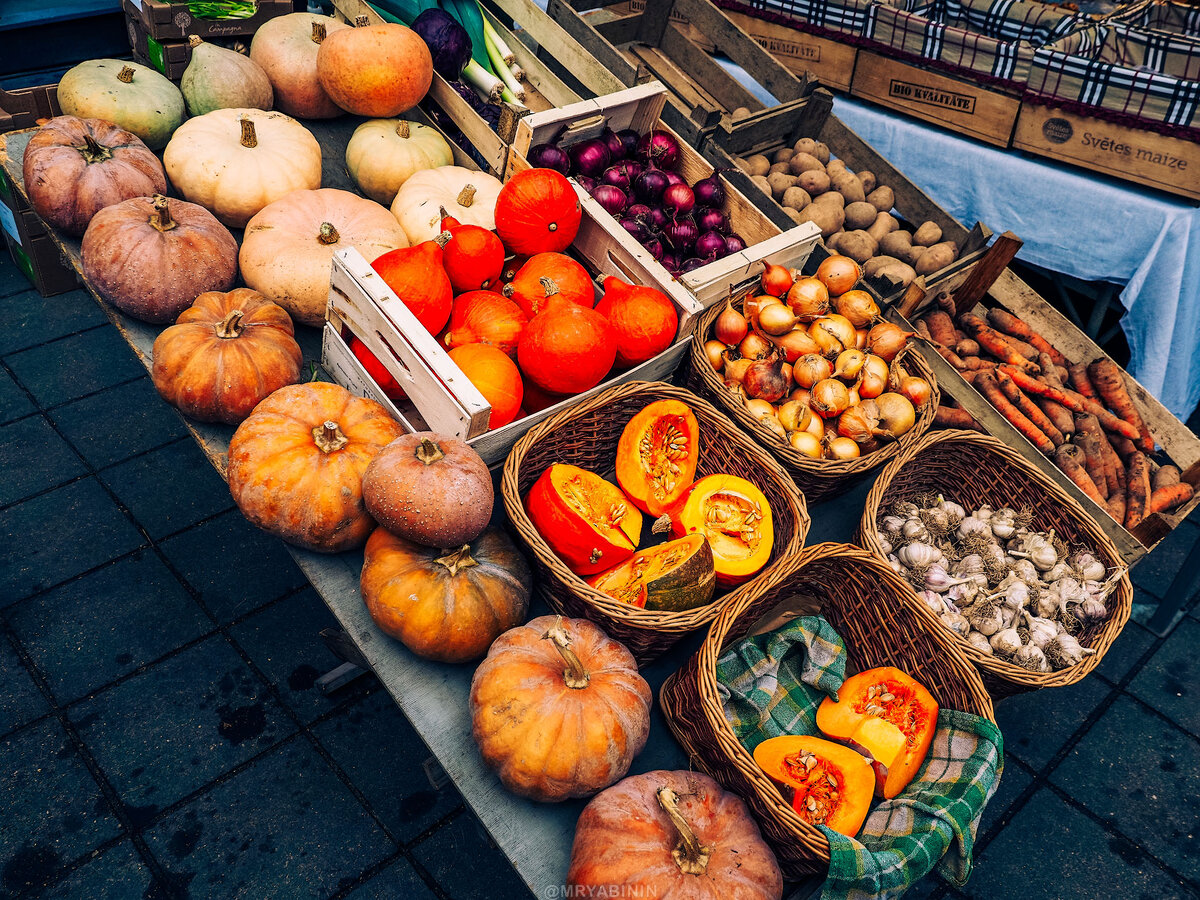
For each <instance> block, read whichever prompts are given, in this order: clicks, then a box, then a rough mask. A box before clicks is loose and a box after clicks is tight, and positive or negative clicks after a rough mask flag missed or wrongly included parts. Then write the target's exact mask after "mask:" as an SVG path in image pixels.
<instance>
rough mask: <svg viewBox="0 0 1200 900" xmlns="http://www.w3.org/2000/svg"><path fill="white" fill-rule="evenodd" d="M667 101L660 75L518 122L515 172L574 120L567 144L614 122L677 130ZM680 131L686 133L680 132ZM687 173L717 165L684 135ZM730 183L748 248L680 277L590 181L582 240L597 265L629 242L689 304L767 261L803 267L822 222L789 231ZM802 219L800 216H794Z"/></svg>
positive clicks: (729, 207) (730, 208)
mask: <svg viewBox="0 0 1200 900" xmlns="http://www.w3.org/2000/svg"><path fill="white" fill-rule="evenodd" d="M666 102H667V91H666V89H665V88H664V87H663V86H662V85H661V84H658V83H657V82H654V83H651V84H643V85H638V86H637V87H633V88H629V89H627V90H624V91H620V92H618V93H616V94H612V95H611V96H608V97H600V98H598V99H596V100H584V101H581V102H579V103H576V104H574V105H572V106H568V107H565V108H563V109H559V110H551V111H549V112H545V113H538V114H537V115H533V116H529V117H527V118H525V119H523V120H522V121H521V123H520V126H519V127H518V129H517V137H516V140H515V141H514V143H513V147H512V154H511V159H510V162H509V168H508V177H511V176H512V175H513V174H515V173H516V172H519V171H523V170H524V169H527V168H529V163H528V161H527V160H526V159H525V153H527V152H528V150H529V148H530V147H532V146H534V145H535V144H538V143H541V142H543V141H545V140H547V139H548V138H549V137H550V136H552V135H554V134H556V133H557V132H558V131H559V130H560V129H562V127H563V126H564V125H565V126H567V128H566V131H565V132H564V133H563V136H562V138H561V139H560V146H570V145H571V144H573V143H575V142H577V141H581V140H586V139H588V138H592V137H595V136H596V135H598V134H599V133H600V131H601V129H602V128H604V126H605V125H607V126H608V127H609V128H611V129H613V130H614V131H620V130H621V129H624V128H632V129H634V130H636V131H639V132H645V131H648V130H650V129H651V128H660V129H665V130H667V131H670V130H671V129H670V128H669V127H668V126H667V125H666V124H665V123H664V122H663V121H662V120H660V118H659V116H660V115H662V113H663V111H664V108H665V106H666ZM676 137H678V135H676ZM679 146H680V167H679V173H680V174H681V175H682V176H683V177H684V178H685V179H686V180H687V182H688V184H694V183H695V182H696V181H698V180H700V179H702V178H707V177H708V176H709V175H712V174H713V172H714V171H715V169H714V167H713V166H712V165H711V164H710V163H709V162H708V161H707V160H706V159H705V158H704V157H703V156H701V155H700V154H699V153H698V152H696V150H695V149H694V148H693V147H692V146H690V145H689V144H688V143H687V142H686V141H683V140H680V142H679ZM720 177H721V179H722V181H723V182H724V186H725V207H724V209H725V212H726V214H727V215H728V216H729V220H730V223H731V225H732V228H733V231H735V232H736V233H738V234H739V235H741V236H742V239H743V240H744V241H745V242H746V249H745V250H743V251H742V252H741V253H735V254H733V255H731V256H727V257H725V258H724V259H719V260H717V261H716V262H712V263H709V264H708V265H707V266H701V267H700V268H698V269H695V270H693V271H691V272H688V273H687V274H685V275H681V276H680V277H679V278H678V279H676V278H673V277H672V276H671V275H670V273H668V272H667V270H666V269H665V268H663V266H662V264H661V263H659V262H658V261H657V260H655V259H654V258H653V257H652V256H651V255H650V254H649V253H648V252H647V251H646V250H645V249H644V248H643V247H642V246H641V245H640V244H639V243H638V242H637V241H635V240H634V239H633V237H632V236H631V235H630V234H629V233H628V232H627V231H625V229H624V228H622V227H621V225H620V223H619V222H617V220H616V219H614V218H613V217H612V216H610V215H609V214H608V213H606V212H605V211H604V210H603V209H602V208H601V207H600V204H598V203H597V202H596V201H595V200H593V199H592V198H591V197H589V196H588V194H587V192H586V191H584V190H583V188H581V187H579V186H578V185H575V190H576V191H577V192H578V193H579V197H580V202H581V203H582V204H583V206H584V209H585V210H586V211H587V216H586V218H587V221H588V222H589V224H588V226H587V227H584V228H581V229H580V236H579V237H578V238H576V246H577V247H578V248H579V250H580V252H581V253H583V255H584V256H585V257H586V258H587V259H588V260H589V261H591V262H592V263H593V264H594V265H597V266H599V265H600V264H601V260H602V259H603V258H604V257H605V256H607V255H611V254H612V253H613V252H614V249H615V248H618V247H619V248H622V250H623V252H624V253H625V255H626V256H627V258H629V259H635V260H638V262H639V265H640V266H641V269H642V271H643V272H645V273H646V277H648V278H650V279H651V280H650V281H649V282H644V283H649V284H652V285H653V286H654V287H656V288H658V289H659V290H661V291H663V292H664V293H666V294H668V295H669V296H671V297H673V298H674V299H675V301H676V303H678V304H680V305H683V304H684V303H685V302H686V301H687V299H688V298H694V300H697V301H699V303H700V304H701V306H702V307H704V308H707V307H709V306H711V305H712V304H714V303H716V302H718V301H719V300H721V299H723V298H724V297H725V296H727V294H728V292H729V290H730V287H731V286H732V287H733V288H734V289H735V290H736V289H737V288H738V287H739V286H741V285H742V284H744V283H747V282H749V281H752V280H753V279H755V278H757V277H758V276H759V275H761V274H762V263H763V261H764V260H770V261H771V262H775V263H779V264H781V265H788V266H794V267H797V268H799V267H800V266H802V265H803V264H804V262H805V260H807V258H808V255H809V253H810V252H811V251H812V248H813V246H814V245H815V244H816V242H817V236H818V235H819V234H820V231H819V229H817V228H816V226H814V225H809V226H808V227H805V226H800V227H793V228H792V229H790V230H789V231H788V232H786V233H784V232H783V231H782V230H781V229H780V228H779V227H778V226H777V225H775V224H774V223H773V222H771V221H770V220H769V219H768V218H767V217H766V216H764V215H763V214H762V212H761V211H760V210H759V209H758V207H756V206H755V205H754V204H753V203H751V202H750V201H749V200H748V199H747V198H746V196H745V195H744V194H743V193H742V192H741V191H740V190H738V189H737V187H735V186H734V185H733V184H731V183H730V182H729V181H728V180H727V179H726V178H725V174H724V173H721V176H720ZM789 224H791V225H793V226H794V223H791V222H789Z"/></svg>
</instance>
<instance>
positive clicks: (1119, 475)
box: [1096, 422, 1125, 499]
mask: <svg viewBox="0 0 1200 900" xmlns="http://www.w3.org/2000/svg"><path fill="white" fill-rule="evenodd" d="M1099 424H1100V423H1099V422H1097V423H1096V425H1097V426H1099ZM1096 435H1097V437H1099V439H1100V454H1101V455H1102V456H1103V457H1104V476H1105V478H1106V479H1107V480H1108V496H1109V498H1110V499H1111V498H1112V495H1113V494H1114V493H1116V492H1117V491H1124V490H1125V463H1123V462H1121V458H1120V457H1119V456H1117V451H1116V450H1114V449H1113V446H1112V442H1111V441H1109V439H1108V433H1107V432H1105V430H1104V429H1103V428H1099V427H1098V428H1097V429H1096Z"/></svg>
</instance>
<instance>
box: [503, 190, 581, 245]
mask: <svg viewBox="0 0 1200 900" xmlns="http://www.w3.org/2000/svg"><path fill="white" fill-rule="evenodd" d="M582 216H583V207H582V206H581V205H580V203H579V197H578V196H576V194H575V188H574V187H572V186H571V182H569V181H567V179H566V176H564V175H563V174H562V173H560V172H556V171H554V169H526V170H525V171H524V172H520V173H518V174H517V175H514V176H513V177H512V178H510V179H509V180H508V183H507V184H505V185H504V187H503V188H502V189H501V191H500V196H499V197H498V198H497V199H496V233H497V234H499V235H500V240H502V241H503V242H504V246H505V247H507V248H508V249H509V250H511V251H512V252H513V253H523V254H525V255H526V256H532V255H533V254H534V253H545V252H547V251H557V252H560V253H561V252H562V251H563V250H566V249H567V247H569V246H570V245H571V241H573V240H575V235H576V234H578V233H579V222H580V219H581V217H582Z"/></svg>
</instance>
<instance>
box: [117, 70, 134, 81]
mask: <svg viewBox="0 0 1200 900" xmlns="http://www.w3.org/2000/svg"><path fill="white" fill-rule="evenodd" d="M117 81H123V82H125V84H133V66H123V67H122V68H121V71H120V72H118V73H117Z"/></svg>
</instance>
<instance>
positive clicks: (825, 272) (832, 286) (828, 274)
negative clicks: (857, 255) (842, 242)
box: [817, 254, 862, 297]
mask: <svg viewBox="0 0 1200 900" xmlns="http://www.w3.org/2000/svg"><path fill="white" fill-rule="evenodd" d="M861 277H862V269H861V268H859V265H858V263H856V262H855V261H854V260H852V259H851V258H850V257H848V256H840V255H836V254H835V255H834V256H830V257H827V258H826V259H825V260H824V261H823V262H822V263H821V264H820V265H819V266H817V279H818V280H819V281H820V282H821V283H822V284H824V285H825V287H827V288H829V293H830V294H831V295H832V296H834V297H836V296H837V295H838V294H844V293H846V291H848V290H850V289H851V288H852V287H854V285H856V284H858V279H859V278H861Z"/></svg>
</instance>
